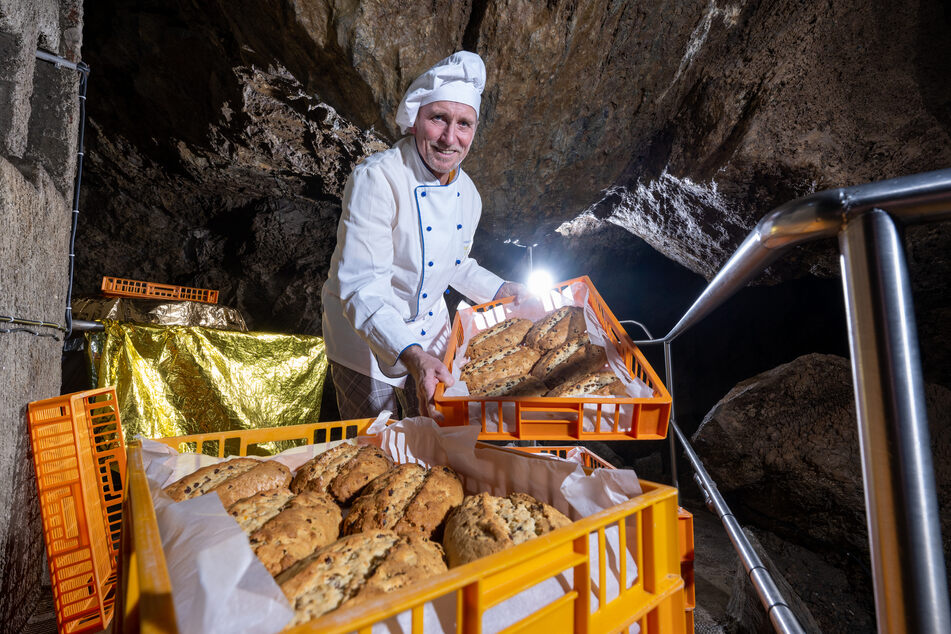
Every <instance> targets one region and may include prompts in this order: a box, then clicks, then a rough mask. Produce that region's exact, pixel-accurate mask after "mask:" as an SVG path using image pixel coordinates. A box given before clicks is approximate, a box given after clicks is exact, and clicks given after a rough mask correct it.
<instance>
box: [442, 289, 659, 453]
mask: <svg viewBox="0 0 951 634" xmlns="http://www.w3.org/2000/svg"><path fill="white" fill-rule="evenodd" d="M576 282H580V283H582V284H584V285H585V286H586V287H587V291H588V299H589V302H590V304H591V307H592V308H593V309H594V313H595V315H596V316H597V319H598V322H599V323H600V324H601V327H602V328H604V331H605V332H606V333H607V334H608V337H609V339H610V340H611V341H612V342H613V343H614V345H615V346H616V348H617V350H618V353H619V354H620V356H621V358H622V359H623V360H624V365H625V367H626V368H627V370H628V372H629V373H630V376H631V377H636V378H638V379H640V380H641V381H643V382H644V383H645V384H646V385H647V386H648V388H650V389H651V390H652V391H653V394H652V396H650V397H648V398H633V397H595V396H587V397H583V398H549V397H529V396H519V397H492V398H489V397H477V396H446V395H445V389H446V386H445V385H444V384H442V383H440V384H439V385H437V386H436V394H435V399H434V400H435V403H436V409H438V410H439V411H440V412H441V413H442V415H443V417H444V418H445V420H444V421H443V422H442V423H440V424H441V425H445V426H459V425H469V424H475V423H476V422H478V423H480V424H481V425H482V431H481V433H480V434H479V438H480V439H482V440H572V441H574V440H656V439H660V438H665V437H666V436H667V423H668V420H669V418H670V402H671V398H670V393H669V392H667V388H666V387H664V384H663V383H661V381H660V378H659V377H658V376H657V373H656V372H654V369H653V368H652V367H651V366H650V364H649V363H648V362H647V359H645V358H644V355H643V353H642V352H641V351H640V349H638V347H637V346H635V345H634V342H633V341H632V340H631V338H630V336H628V334H627V332H626V331H625V330H624V328H623V327H622V326H621V324H620V323H619V322H618V320H617V318H615V317H614V314H613V313H612V312H611V309H610V308H608V306H607V304H605V303H604V300H603V299H602V298H601V295H600V294H598V291H597V290H596V289H595V288H594V284H592V283H591V280H590V279H589V278H588V277H587V276H582V277H578V278H574V279H571V280H567V281H565V282H562V283H560V284H558V285H557V286H555V288H554V289H553V290H555V291H559V292H561V291H563V290H564V289H566V288H568V287H569V286H571V285H572V284H574V283H576ZM511 301H512V298H506V299H503V300H499V301H493V302H488V303H486V304H480V305H478V306H474V307H473V308H472V309H471V310H473V311H476V312H487V311H491V310H492V309H494V308H495V307H497V306H500V305H502V304H506V303H509V302H511ZM464 336H465V334H464V333H463V330H462V322H461V321H460V319H459V316H458V314H457V315H456V317H455V319H454V320H453V324H452V333H451V335H450V337H449V347H448V349H447V350H446V356H445V357H444V359H443V362H444V363H445V365H446V367H447V368H451V367H452V362H453V360H454V359H455V357H456V350H457V349H458V348H459V347H460V346H461V345H462V343H463V340H464ZM507 408H511V411H512V412H514V416H513V421H512V424H503V422H502V421H501V420H500V421H499V422H498V423H495V424H493V425H492V426H494V427H495V429H490V424H489V421H488V419H489V415H488V414H487V412H494V413H495V415H496V416H498V418H500V419H501V418H502V417H503V415H504V414H503V412H505V411H506V409H507ZM586 415H587V416H588V417H589V419H591V418H593V421H594V424H593V425H592V426H591V429H587V430H586V429H585V416H586ZM606 426H607V427H609V429H605V427H606ZM506 428H507V429H506Z"/></svg>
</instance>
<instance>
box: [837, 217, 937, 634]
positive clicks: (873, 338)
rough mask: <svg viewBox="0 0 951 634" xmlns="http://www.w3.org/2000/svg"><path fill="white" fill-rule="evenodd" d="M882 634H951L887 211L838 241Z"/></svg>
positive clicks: (919, 388) (914, 347)
mask: <svg viewBox="0 0 951 634" xmlns="http://www.w3.org/2000/svg"><path fill="white" fill-rule="evenodd" d="M839 247H840V250H841V253H842V257H841V264H842V283H843V286H844V291H845V304H846V312H847V316H848V323H849V342H850V346H851V351H852V378H853V381H854V384H855V401H856V410H857V411H856V413H857V417H858V431H859V440H860V444H861V449H862V453H861V455H862V471H863V481H864V484H865V506H866V516H867V520H868V533H869V547H870V550H871V561H872V576H873V580H874V587H875V609H876V616H877V619H878V630H879V632H916V633H918V632H947V631H948V629H949V628H951V609H949V603H948V584H947V576H946V571H945V562H944V553H943V550H942V545H941V526H940V524H939V521H938V501H937V494H936V490H935V480H934V471H933V468H932V457H931V444H930V441H929V432H928V419H927V413H926V411H925V390H924V380H923V378H922V373H921V361H920V358H919V353H918V335H917V332H916V330H915V315H914V309H913V306H912V297H911V285H910V282H909V278H908V270H907V266H906V263H905V256H904V249H903V246H902V241H901V236H900V234H899V231H898V228H897V227H896V226H895V222H894V221H893V220H892V218H891V217H889V215H888V214H887V213H885V212H884V211H882V210H880V209H873V210H871V211H869V212H867V213H865V214H862V215H860V216H857V217H855V218H853V219H851V220H850V221H849V222H848V223H847V224H846V226H845V228H844V229H843V230H842V232H841V233H840V234H839Z"/></svg>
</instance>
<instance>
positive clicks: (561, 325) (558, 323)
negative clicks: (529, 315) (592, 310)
mask: <svg viewBox="0 0 951 634" xmlns="http://www.w3.org/2000/svg"><path fill="white" fill-rule="evenodd" d="M587 331H588V326H587V324H586V323H585V320H584V309H583V308H581V307H579V306H564V307H562V308H558V309H556V310H553V311H551V312H550V313H548V314H547V315H545V316H544V317H542V318H541V319H539V320H538V321H536V322H535V325H534V326H532V329H531V330H529V331H528V333H527V334H526V335H525V339H524V343H525V344H526V345H529V346H532V347H533V348H538V349H539V350H541V351H543V352H544V351H545V350H551V349H552V348H555V347H557V346H560V345H561V344H563V343H565V342H566V341H568V340H569V339H573V338H575V337H577V336H578V335H580V334H583V333H585V332H587Z"/></svg>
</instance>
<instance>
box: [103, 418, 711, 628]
mask: <svg viewBox="0 0 951 634" xmlns="http://www.w3.org/2000/svg"><path fill="white" fill-rule="evenodd" d="M372 422H373V419H361V420H351V421H340V422H331V423H311V424H306V425H295V426H288V427H274V428H269V429H253V430H242V431H232V432H214V433H210V434H199V435H193V436H180V437H177V438H159V439H156V440H158V441H160V442H163V443H165V444H167V445H169V446H171V447H174V448H176V449H179V450H182V449H189V450H194V451H198V452H203V451H205V450H206V449H209V443H210V447H211V448H213V449H214V451H213V453H217V454H218V455H219V456H224V455H226V454H230V455H235V450H237V451H238V455H246V452H247V451H248V450H249V448H252V447H253V446H254V445H256V444H259V443H264V442H273V441H278V440H298V441H301V442H304V443H315V442H327V441H330V440H338V439H340V438H352V437H354V436H357V435H365V434H366V430H367V428H368V427H369V425H370V424H371V423H372ZM226 447H233V448H234V450H230V451H229V450H226ZM490 448H491V449H493V450H499V451H506V449H503V448H498V447H490ZM518 449H520V450H523V451H528V452H531V453H536V452H539V451H545V450H554V451H555V452H556V453H557V452H558V450H561V449H564V450H568V449H571V448H570V447H520V448H518ZM592 455H593V454H592ZM598 461H599V462H601V463H603V461H600V459H598ZM604 464H607V463H604ZM641 488H642V489H643V493H642V494H641V495H639V496H637V497H635V498H631V499H630V500H628V501H626V502H624V503H622V504H618V505H616V506H613V507H611V508H609V509H605V510H604V511H602V512H600V513H596V514H595V515H592V516H589V517H586V518H582V519H580V520H578V521H576V522H573V523H572V524H571V525H570V526H567V527H564V528H561V529H558V531H555V532H553V533H550V534H549V535H546V536H544V537H540V538H538V539H534V540H529V541H527V542H525V543H522V544H519V545H518V546H515V547H513V548H510V549H508V550H506V551H505V552H504V553H497V554H495V555H491V556H489V557H485V558H483V559H480V560H479V561H477V562H472V563H469V564H466V565H465V566H459V567H457V568H453V569H451V570H450V571H449V572H447V573H445V574H444V575H439V576H437V577H434V578H432V579H430V580H428V581H425V582H422V583H420V584H419V585H418V586H415V587H413V588H406V589H404V590H400V591H397V592H394V593H391V594H388V595H386V597H380V598H379V599H376V600H372V601H368V602H367V603H365V604H358V605H355V606H353V607H350V608H345V609H340V610H336V611H334V612H331V613H329V614H326V615H324V616H323V617H321V618H319V619H317V620H315V621H311V622H310V623H307V624H304V625H301V626H299V627H296V628H293V629H292V630H290V631H292V632H294V633H303V632H324V633H336V632H340V633H343V632H361V633H363V632H367V633H369V632H370V631H371V629H372V626H373V624H375V623H383V622H385V621H386V620H387V619H388V618H390V617H392V616H395V615H397V614H400V613H411V614H412V616H413V629H412V631H413V632H415V633H421V632H423V631H424V619H423V611H424V606H425V604H426V603H428V602H431V601H434V600H436V599H437V598H439V597H443V596H451V597H454V598H455V601H456V611H457V612H456V613H457V619H456V620H457V629H456V630H455V631H458V632H468V633H476V632H481V631H482V628H481V621H482V615H483V614H484V612H485V611H487V610H489V609H490V608H491V607H492V606H494V605H497V604H499V603H501V602H502V601H504V600H506V599H508V598H511V597H513V596H515V595H517V594H518V593H519V592H521V591H522V590H524V589H526V588H529V587H532V586H534V585H535V584H537V583H539V582H541V581H542V580H544V579H546V578H548V577H551V576H554V575H556V574H557V573H558V572H560V571H563V570H569V569H570V570H573V571H574V578H575V580H576V581H575V583H576V584H577V587H575V588H568V589H566V591H565V595H564V596H563V597H562V598H560V599H558V600H556V601H554V602H552V603H550V604H548V605H546V606H544V607H541V608H540V609H539V610H538V611H536V612H535V613H533V614H532V615H530V616H528V617H526V618H525V619H523V620H522V621H520V622H518V623H516V624H514V625H513V626H512V627H510V628H509V629H507V630H506V631H508V632H538V631H559V632H565V631H568V632H576V633H578V634H582V633H584V634H594V633H600V632H608V631H623V630H624V628H626V627H627V626H628V625H631V624H634V623H637V624H638V625H639V626H640V631H641V632H642V633H643V634H683V633H688V632H690V633H692V631H693V630H692V629H689V630H688V629H686V627H687V625H688V623H691V621H689V620H688V619H685V616H684V615H685V607H684V598H685V595H684V587H683V580H682V579H681V577H680V566H679V565H678V563H677V562H678V552H677V548H678V544H679V540H678V537H677V535H678V533H677V531H678V523H679V522H678V519H677V492H676V489H674V488H672V487H669V486H664V485H661V484H655V483H653V482H648V481H646V480H642V481H641ZM126 504H127V505H128V506H127V513H126V521H130V526H131V530H130V531H129V532H128V534H124V535H123V539H124V541H125V544H126V545H125V546H124V548H127V549H128V551H127V553H126V554H127V555H128V556H125V557H123V579H122V587H123V593H122V594H123V597H122V600H123V602H124V605H123V608H122V609H121V610H120V614H121V616H122V619H121V622H120V623H119V625H120V631H123V632H125V631H128V632H138V631H146V630H148V631H162V632H169V633H171V632H177V631H178V629H177V625H176V622H175V617H174V607H173V606H172V605H171V602H170V594H171V584H170V582H169V578H168V573H167V567H166V563H165V556H164V552H163V551H162V548H161V543H160V541H159V539H158V527H157V526H156V524H155V515H154V509H153V507H152V499H151V496H150V494H149V490H148V486H147V484H146V480H145V473H144V469H143V467H142V458H141V447H140V446H139V444H138V443H137V442H133V443H131V444H130V446H129V496H128V498H127V499H126ZM132 520H134V522H132ZM608 530H617V531H618V532H619V534H620V544H621V546H620V547H621V548H622V549H625V548H628V547H627V545H626V544H627V543H630V544H631V546H630V551H631V552H632V553H633V554H634V561H635V563H636V565H637V570H638V573H637V578H636V579H635V580H634V582H633V584H632V585H630V586H629V587H627V584H624V585H625V587H626V589H625V590H623V591H622V592H621V593H620V594H619V595H618V596H617V597H616V598H614V599H613V600H610V601H609V600H608V599H607V597H606V596H605V595H604V592H605V590H604V587H605V586H604V583H603V580H604V575H605V569H604V567H605V565H606V563H605V562H606V560H607V557H606V556H605V553H604V552H603V550H604V547H605V546H604V540H605V531H608ZM589 535H597V540H596V541H597V542H598V548H599V550H600V551H602V552H600V553H599V554H598V556H597V557H596V558H592V556H591V553H589ZM594 559H596V560H597V561H595V560H594ZM622 561H623V558H622ZM621 568H622V572H621V576H622V577H624V576H625V574H629V573H625V572H624V569H625V567H624V565H623V564H622V566H621ZM592 573H594V574H596V575H598V577H599V578H600V579H601V583H600V585H599V586H598V588H597V590H596V591H597V592H598V596H599V601H600V605H599V607H598V609H597V610H593V609H592V608H593V606H592V604H591V602H590V600H589V593H590V591H591V590H592V588H591V587H590V585H589V584H590V582H591V577H592Z"/></svg>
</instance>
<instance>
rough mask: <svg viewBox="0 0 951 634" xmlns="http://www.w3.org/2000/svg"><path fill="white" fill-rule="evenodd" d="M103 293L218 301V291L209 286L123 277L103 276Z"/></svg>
mask: <svg viewBox="0 0 951 634" xmlns="http://www.w3.org/2000/svg"><path fill="white" fill-rule="evenodd" d="M102 294H103V295H105V296H107V297H136V298H139V299H175V300H188V301H191V302H205V303H206V304H217V303H218V291H213V290H209V289H207V288H191V287H188V286H175V285H173V284H156V283H155V282H140V281H138V280H125V279H122V278H121V277H103V278H102Z"/></svg>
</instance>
